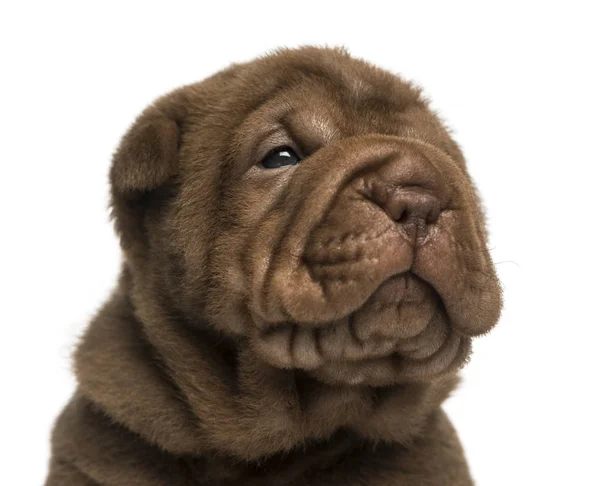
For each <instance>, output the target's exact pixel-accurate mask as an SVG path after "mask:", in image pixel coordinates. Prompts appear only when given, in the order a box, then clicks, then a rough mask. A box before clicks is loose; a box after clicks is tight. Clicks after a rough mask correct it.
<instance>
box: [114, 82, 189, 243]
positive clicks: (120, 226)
mask: <svg viewBox="0 0 600 486" xmlns="http://www.w3.org/2000/svg"><path fill="white" fill-rule="evenodd" d="M184 101H185V100H184V99H183V96H182V94H180V93H177V92H176V93H173V94H171V95H168V96H167V97H164V98H162V99H159V100H158V101H157V102H155V103H154V104H153V105H152V106H150V107H149V108H148V109H146V110H145V111H144V112H143V113H142V114H141V115H140V116H139V117H138V118H137V119H136V120H135V122H134V123H133V124H132V125H131V127H130V128H129V130H128V131H127V133H126V134H125V135H124V136H123V138H122V139H121V143H120V144H119V147H118V148H117V150H116V152H115V154H114V156H113V161H112V166H111V169H110V175H109V178H110V186H111V206H112V216H113V218H114V220H115V226H116V229H117V233H118V234H119V236H120V238H121V244H122V246H123V249H124V250H125V251H126V252H131V251H136V250H137V252H138V253H139V251H140V249H143V247H145V246H146V245H147V241H146V238H147V231H146V226H147V224H148V222H149V221H148V219H149V218H150V217H152V214H151V213H153V212H154V213H156V210H157V208H158V207H159V203H160V201H161V200H162V199H164V198H165V197H166V196H167V195H172V193H173V190H174V187H175V186H176V181H177V174H178V167H179V146H180V137H181V127H182V123H183V122H184V119H185V116H186V112H187V110H186V104H185V102H184Z"/></svg>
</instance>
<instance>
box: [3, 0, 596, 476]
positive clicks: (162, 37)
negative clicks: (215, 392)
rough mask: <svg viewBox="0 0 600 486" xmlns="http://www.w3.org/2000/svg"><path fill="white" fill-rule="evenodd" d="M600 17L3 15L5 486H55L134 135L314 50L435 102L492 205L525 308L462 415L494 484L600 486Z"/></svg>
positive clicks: (237, 11) (548, 5)
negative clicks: (264, 65) (212, 90)
mask: <svg viewBox="0 0 600 486" xmlns="http://www.w3.org/2000/svg"><path fill="white" fill-rule="evenodd" d="M594 3H595V2H592V1H590V2H588V3H582V2H574V1H569V2H548V1H547V2H539V3H535V2H518V3H517V2H514V3H511V2H497V3H496V7H493V6H492V4H491V2H477V3H476V2H472V3H464V2H439V3H431V2H416V1H410V2H387V3H383V2H378V1H373V0H369V1H366V2H360V3H356V4H355V6H352V2H343V3H335V2H325V1H319V2H311V1H306V0H303V1H302V2H271V3H267V2H257V1H252V2H245V3H242V2H240V3H239V5H236V4H227V3H226V2H221V3H219V2H209V3H206V4H203V3H202V2H189V3H178V2H173V1H169V2H163V3H162V4H159V5H157V4H155V3H153V2H148V1H147V2H143V3H141V2H140V3H135V4H134V3H133V2H120V3H119V4H118V5H117V4H115V5H111V4H110V2H97V3H96V5H97V6H96V7H92V6H91V5H92V4H91V2H77V3H75V2H73V3H72V4H65V3H57V2H39V3H29V2H18V3H17V2H12V6H9V5H8V2H6V3H3V4H2V7H1V11H0V36H1V37H0V50H1V58H0V63H1V64H0V71H1V72H2V74H1V75H0V84H1V89H0V164H1V172H0V180H1V186H0V211H1V220H0V228H1V232H2V234H1V238H0V247H1V251H0V285H1V289H0V299H1V304H0V361H1V363H0V373H1V387H0V390H1V394H2V395H1V397H0V449H1V451H0V484H2V485H6V486H9V485H11V486H12V485H17V486H20V485H40V484H42V482H43V478H44V475H45V473H46V466H47V460H48V453H49V447H48V437H49V431H50V427H51V425H52V422H53V420H54V418H55V416H56V415H57V414H58V412H59V410H60V409H61V407H62V406H63V405H64V404H65V402H66V401H67V399H68V398H69V395H70V394H71V393H72V391H73V388H74V381H73V378H72V377H71V374H70V362H69V356H70V353H71V351H72V349H73V346H74V344H75V342H76V337H77V335H78V334H79V333H80V332H81V330H82V328H83V326H84V325H85V324H86V321H88V319H89V318H90V317H91V316H92V314H93V313H94V312H95V310H96V309H97V308H98V307H99V306H100V304H101V303H102V301H103V299H105V297H106V296H107V294H108V292H109V291H110V289H111V287H112V286H113V284H114V282H115V278H116V274H117V271H118V267H119V258H120V254H119V249H118V245H117V242H116V239H115V236H114V234H113V232H112V227H111V225H110V224H109V221H108V212H107V193H108V187H107V183H106V181H107V170H108V165H109V160H110V156H111V153H112V151H113V150H114V148H115V146H116V144H117V142H118V140H119V137H120V136H121V135H122V133H123V132H124V131H125V129H126V128H127V126H128V125H129V123H130V122H131V121H132V120H133V118H134V117H135V116H136V114H137V113H138V112H139V111H140V110H141V109H142V108H144V107H145V106H146V105H147V104H148V103H149V102H150V101H151V100H153V99H154V98H155V97H156V96H158V95H160V94H162V93H164V92H166V91H169V90H171V89H172V88H174V87H176V86H179V85H181V84H184V83H189V82H193V81H197V80H200V79H202V78H203V77H205V76H207V75H209V74H211V73H213V72H214V71H216V70H218V69H220V68H222V67H224V66H226V65H227V64H228V63H230V62H233V61H244V60H247V59H250V58H252V57H254V56H256V55H259V54H261V53H263V52H264V51H267V50H269V49H272V48H274V47H278V46H295V45H300V44H308V43H316V44H320V45H323V44H327V45H331V46H334V45H345V46H347V47H348V48H349V50H350V51H351V53H353V54H354V55H356V56H360V57H363V58H366V59H368V60H370V61H372V62H375V63H377V64H379V65H381V66H383V67H385V68H388V69H390V70H392V71H394V72H397V73H400V74H402V75H403V76H405V77H407V78H409V79H411V80H414V81H416V82H418V83H420V84H421V85H422V86H423V87H424V88H425V91H426V93H427V94H428V95H429V96H430V97H431V98H432V100H433V105H434V107H435V108H436V109H438V110H439V112H440V113H441V116H442V117H443V118H444V119H445V120H447V121H448V123H449V125H450V126H451V127H452V128H453V129H454V133H455V137H456V139H457V140H458V142H459V143H460V144H461V145H462V147H463V148H464V152H465V154H466V156H467V159H468V161H469V164H470V169H471V172H472V174H473V176H474V178H475V180H476V181H477V183H478V186H479V188H480V190H481V193H482V195H483V198H484V201H485V204H486V207H487V211H488V216H489V227H490V231H491V245H490V246H491V248H492V254H493V258H494V261H496V262H497V263H498V272H499V275H500V278H501V280H502V282H503V285H504V292H505V294H504V295H505V299H506V306H505V310H504V314H503V317H502V319H501V322H500V324H499V325H498V326H497V327H496V329H495V330H494V331H492V333H490V334H489V335H488V336H486V337H484V338H481V339H480V340H478V341H477V343H476V346H475V355H474V357H473V359H472V362H471V363H470V365H469V366H468V367H467V369H466V370H465V372H464V373H463V376H464V382H463V384H462V386H461V387H460V389H459V390H457V391H456V392H455V394H454V396H453V397H452V398H451V399H450V400H449V401H448V402H447V404H446V406H445V407H446V410H447V411H448V412H449V413H450V415H451V418H452V419H453V421H454V424H455V425H456V428H457V429H458V432H459V434H460V436H461V438H462V440H463V443H464V446H465V449H466V454H467V456H468V459H469V461H470V464H471V468H472V472H473V474H474V476H475V478H476V480H477V482H478V484H479V485H483V486H493V485H503V486H504V485H542V484H544V485H559V484H560V485H564V484H568V485H598V484H600V472H599V470H598V469H599V467H598V463H597V461H598V453H599V452H600V446H599V445H598V436H599V435H600V427H599V420H598V410H600V406H599V405H600V404H599V403H598V399H597V397H596V389H597V388H598V384H599V379H598V374H599V373H598V372H599V371H600V366H599V365H598V362H599V361H600V357H599V356H598V352H597V349H598V341H599V338H600V316H599V313H598V299H600V283H599V281H598V276H599V275H600V264H599V258H598V250H599V248H598V246H599V238H598V237H599V231H598V221H599V216H598V211H599V209H600V205H599V203H598V192H599V191H598V187H599V182H600V179H599V170H598V167H599V163H600V157H599V155H598V154H599V151H598V149H599V147H598V143H597V142H598V134H599V129H600V122H599V113H600V96H599V89H600V76H599V75H598V72H597V68H598V65H599V59H600V55H599V49H598V47H599V46H600V37H599V34H598V31H599V28H598V24H599V18H600V16H599V15H598V13H597V12H595V11H594V8H593V7H594ZM450 4H452V6H450ZM16 5H18V7H17V6H16ZM441 486H443V485H441Z"/></svg>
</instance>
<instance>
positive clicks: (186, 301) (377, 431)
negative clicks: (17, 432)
mask: <svg viewBox="0 0 600 486" xmlns="http://www.w3.org/2000/svg"><path fill="white" fill-rule="evenodd" d="M110 182H111V197H112V212H113V217H114V221H115V225H116V230H117V233H118V235H119V237H120V241H121V246H122V249H123V254H124V261H123V266H122V271H121V274H120V277H119V282H118V285H117V286H116V289H115V290H114V292H113V293H112V295H111V296H110V298H109V299H108V301H107V302H106V303H105V304H104V306H103V307H102V308H101V310H100V311H99V312H98V313H97V315H96V316H95V318H94V319H93V320H92V322H91V323H90V325H89V327H88V328H87V331H86V332H85V334H84V335H83V337H82V339H81V341H80V343H79V345H78V347H77V350H76V353H75V356H74V360H75V372H76V376H77V381H78V387H77V390H76V392H75V394H74V396H73V398H72V400H71V401H70V403H69V404H68V405H67V406H66V408H65V409H64V411H63V413H62V414H61V415H60V417H59V418H58V420H57V422H56V425H55V428H54V432H53V438H52V458H51V461H50V471H49V476H48V479H47V483H46V484H47V486H84V485H87V486H92V485H103V486H118V485H119V486H121V485H123V486H134V485H136V486H158V485H164V486H192V485H282V486H283V485H349V486H351V485H357V486H358V485H365V486H366V485H420V486H425V485H432V486H446V485H468V484H472V482H471V478H470V474H469V470H468V466H467V464H466V461H465V458H464V454H463V451H462V448H461V445H460V442H459V440H458V438H457V436H456V433H455V432H454V429H453V428H452V425H451V424H450V422H449V420H448V418H447V417H446V415H445V414H444V412H443V411H442V409H441V404H442V402H443V401H444V400H445V399H446V398H447V397H448V395H449V393H450V392H451V391H452V389H453V388H454V387H455V386H456V384H457V380H458V378H457V372H458V370H459V369H460V368H461V367H462V365H464V364H465V362H466V361H467V360H468V357H469V353H470V348H471V339H472V338H473V337H474V336H477V335H480V334H482V333H485V332H487V331H488V330H490V329H491V328H492V326H494V324H495V323H496V321H497V320H498V317H499V313H500V309H501V292H500V287H499V283H498V279H497V277H496V276H495V271H494V268H493V263H492V261H491V259H490V255H489V253H488V250H487V243H486V231H485V227H484V216H483V213H482V209H481V205H480V202H479V199H478V196H477V193H476V191H475V188H474V186H473V183H472V181H471V179H470V177H469V174H468V172H467V168H466V165H465V160H464V158H463V156H462V154H461V151H460V149H459V147H458V146H457V144H456V143H455V142H454V141H453V140H452V138H451V137H450V135H449V134H448V131H447V129H446V128H445V127H444V125H443V123H442V122H441V121H440V120H439V119H438V118H437V117H436V115H435V114H434V113H433V112H432V111H431V110H430V109H429V108H428V104H427V101H426V100H424V99H423V97H422V96H421V94H420V90H419V89H418V88H416V87H414V86H413V85H411V84H409V83H407V82H405V81H403V80H402V79H400V78H399V77H397V76H395V75H393V74H391V73H389V72H387V71H384V70H382V69H379V68H377V67H375V66H373V65H371V64H369V63H367V62H364V61H362V60H357V59H354V58H352V57H351V56H350V55H349V54H348V53H346V52H345V51H343V50H338V49H320V48H314V47H306V48H301V49H292V50H280V51H277V52H275V53H273V54H271V55H268V56H265V57H262V58H259V59H257V60H254V61H252V62H249V63H245V64H234V65H232V66H230V67H229V68H227V69H225V70H223V71H222V72H220V73H218V74H216V75H214V76H212V77H210V78H208V79H206V80H204V81H202V82H200V83H197V84H192V85H189V86H185V87H183V88H180V89H177V90H175V91H174V92H172V93H170V94H167V95H166V96H163V97H162V98H160V99H158V100H157V101H156V102H154V103H153V104H152V105H151V106H150V107H149V108H147V109H146V110H145V111H144V112H143V113H142V114H141V115H140V116H139V117H138V118H137V120H136V121H135V122H134V123H133V125H132V126H131V128H130V129H129V131H128V133H126V134H125V136H124V137H123V139H122V141H121V144H120V146H119V148H118V149H117V151H116V152H115V155H114V159H113V164H112V168H111V171H110Z"/></svg>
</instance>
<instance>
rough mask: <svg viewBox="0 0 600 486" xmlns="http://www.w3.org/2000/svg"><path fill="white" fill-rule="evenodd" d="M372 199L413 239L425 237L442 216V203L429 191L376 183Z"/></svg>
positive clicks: (372, 186) (373, 185) (413, 187)
mask: <svg viewBox="0 0 600 486" xmlns="http://www.w3.org/2000/svg"><path fill="white" fill-rule="evenodd" d="M371 199H372V201H373V202H374V203H376V204H377V205H379V206H380V207H381V208H382V209H383V210H384V211H385V212H386V213H387V214H388V215H389V217H390V218H392V219H393V220H394V221H396V222H397V223H398V224H399V226H400V228H401V229H403V230H404V231H405V233H407V234H408V235H409V236H410V237H411V238H414V237H415V236H416V237H422V236H424V235H425V234H426V233H427V231H428V228H429V226H430V225H433V224H434V223H435V222H436V221H437V220H438V217H439V215H440V210H441V209H440V201H439V199H438V198H437V197H436V196H435V195H434V194H432V193H431V192H430V191H428V190H427V189H424V188H422V187H416V186H408V187H390V186H387V185H386V184H383V183H379V182H375V183H374V184H372V185H371Z"/></svg>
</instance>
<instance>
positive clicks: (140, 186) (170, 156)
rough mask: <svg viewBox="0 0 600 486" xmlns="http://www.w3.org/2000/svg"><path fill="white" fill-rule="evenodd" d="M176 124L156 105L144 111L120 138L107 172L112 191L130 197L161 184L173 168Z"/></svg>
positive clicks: (176, 140) (175, 147) (173, 170)
mask: <svg viewBox="0 0 600 486" xmlns="http://www.w3.org/2000/svg"><path fill="white" fill-rule="evenodd" d="M178 146H179V127H178V126H177V122H176V121H175V120H172V119H171V118H168V117H167V116H165V115H163V114H162V113H161V112H160V111H158V110H157V109H156V108H154V107H152V108H151V109H149V110H147V111H146V112H144V113H143V114H142V115H141V116H140V117H139V118H138V119H137V120H136V121H135V123H134V124H133V125H132V126H131V128H130V129H129V131H128V132H127V133H126V134H125V136H124V137H123V138H122V140H121V144H120V145H119V148H118V149H117V151H116V153H115V155H114V157H113V164H112V168H111V171H110V182H111V184H112V188H113V192H119V193H125V194H128V195H130V196H134V195H135V193H136V192H140V191H141V192H144V191H151V190H153V189H156V188H158V187H160V186H161V185H162V184H164V183H165V182H166V181H167V180H168V179H169V178H170V177H171V176H173V175H174V174H175V173H176V169H177V148H178Z"/></svg>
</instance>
